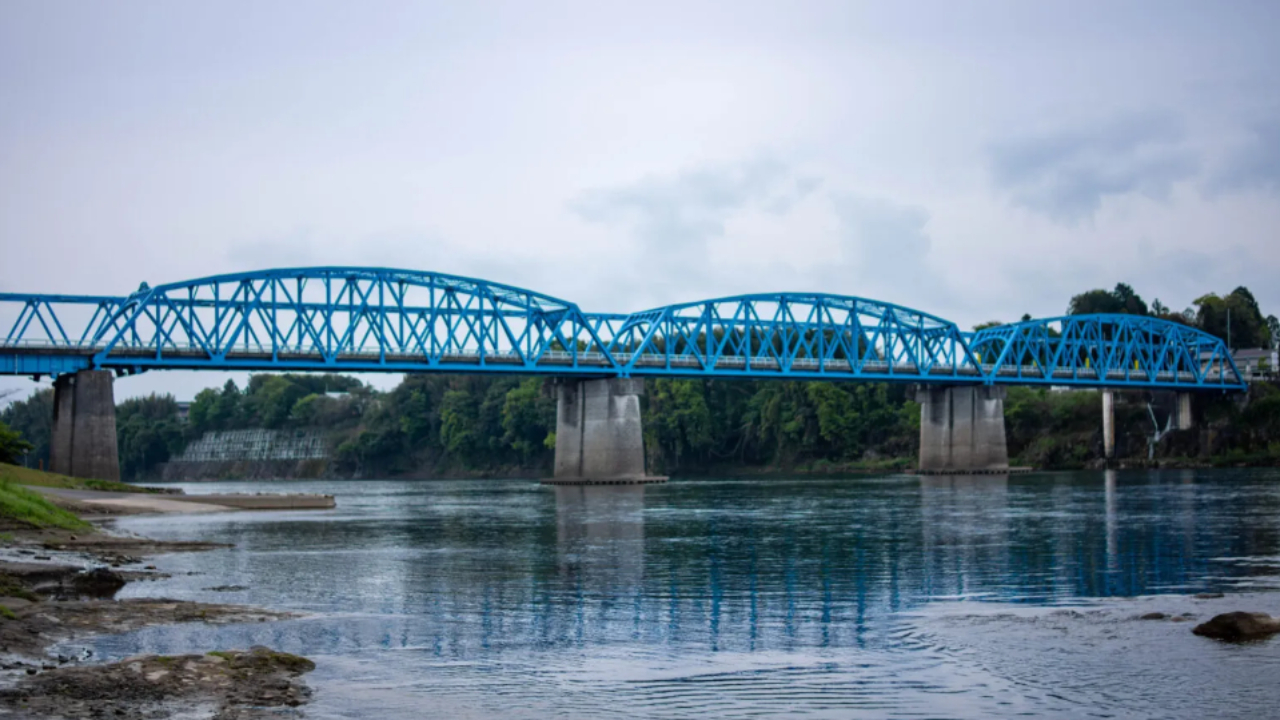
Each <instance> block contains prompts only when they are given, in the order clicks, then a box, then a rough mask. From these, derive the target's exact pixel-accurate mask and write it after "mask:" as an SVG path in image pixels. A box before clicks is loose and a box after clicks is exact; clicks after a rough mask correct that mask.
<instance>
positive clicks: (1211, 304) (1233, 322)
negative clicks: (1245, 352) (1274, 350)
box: [1195, 287, 1272, 350]
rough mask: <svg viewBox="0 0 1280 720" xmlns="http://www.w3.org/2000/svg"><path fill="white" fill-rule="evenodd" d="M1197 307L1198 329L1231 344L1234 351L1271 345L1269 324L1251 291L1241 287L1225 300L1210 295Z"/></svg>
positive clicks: (1204, 296)
mask: <svg viewBox="0 0 1280 720" xmlns="http://www.w3.org/2000/svg"><path fill="white" fill-rule="evenodd" d="M1195 305H1196V308H1197V310H1196V326H1197V327H1199V328H1200V329H1201V330H1203V331H1205V332H1207V333H1209V334H1210V335H1215V336H1217V337H1219V338H1221V339H1223V340H1226V341H1228V342H1229V343H1230V345H1231V349H1233V350H1238V349H1241V348H1259V347H1270V346H1271V340H1272V333H1271V328H1270V325H1269V323H1268V322H1267V320H1266V319H1264V318H1263V317H1262V312H1261V311H1260V310H1259V309H1258V302H1257V300H1254V298H1253V293H1251V292H1249V289H1248V288H1245V287H1238V288H1236V289H1235V290H1232V291H1231V293H1230V294H1229V295H1227V296H1226V297H1218V296H1217V295H1215V294H1213V293H1209V294H1208V295H1203V296H1201V297H1200V298H1198V299H1197V300H1196V301H1195Z"/></svg>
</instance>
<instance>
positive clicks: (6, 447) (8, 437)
mask: <svg viewBox="0 0 1280 720" xmlns="http://www.w3.org/2000/svg"><path fill="white" fill-rule="evenodd" d="M33 449H35V446H34V445H32V444H31V443H29V442H27V441H26V440H24V439H23V437H22V436H21V435H19V434H18V431H16V430H12V429H10V428H9V426H8V425H6V424H5V423H4V421H0V463H16V462H21V461H22V457H23V456H24V455H26V454H27V453H29V452H31V451H32V450H33Z"/></svg>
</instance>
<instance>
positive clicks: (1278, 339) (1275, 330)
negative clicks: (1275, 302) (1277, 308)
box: [1267, 315, 1280, 348]
mask: <svg viewBox="0 0 1280 720" xmlns="http://www.w3.org/2000/svg"><path fill="white" fill-rule="evenodd" d="M1267 330H1268V331H1269V332H1270V333H1271V347H1272V348H1278V347H1280V320H1277V319H1276V316H1275V315H1268V316H1267Z"/></svg>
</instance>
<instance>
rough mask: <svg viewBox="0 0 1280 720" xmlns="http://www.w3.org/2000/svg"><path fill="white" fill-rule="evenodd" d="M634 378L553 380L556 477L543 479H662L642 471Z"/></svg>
mask: <svg viewBox="0 0 1280 720" xmlns="http://www.w3.org/2000/svg"><path fill="white" fill-rule="evenodd" d="M643 394H644V381H643V380H639V379H635V378H607V379H600V380H575V379H569V380H560V381H557V383H556V460H555V476H554V478H552V479H551V480H548V481H546V482H548V483H552V484H561V485H594V484H624V483H645V482H661V481H663V480H665V479H666V478H658V477H650V476H648V475H645V471H644V431H643V427H642V426H641V423H640V396H641V395H643Z"/></svg>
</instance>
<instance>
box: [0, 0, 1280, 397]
mask: <svg viewBox="0 0 1280 720" xmlns="http://www.w3.org/2000/svg"><path fill="white" fill-rule="evenodd" d="M1277 28H1280V3H1276V2H1271V1H1268V0H1263V1H1260V2H1246V1H1243V0H1238V1H1226V0H1224V1H1219V2H1210V1H1205V2H1180V1H1177V0H1155V1H1142V2H1122V1H1116V0H1112V1H1109V2H1081V1H1078V0H1077V1H1074V2H1054V1H1050V0H1038V1H1037V2H1034V3H1028V2H1022V1H1021V0H1010V1H1008V2H981V1H977V0H975V1H973V2H965V3H954V2H946V1H942V0H939V1H937V2H924V1H917V2H898V3H883V2H866V3H859V2H851V1H845V2H804V1H802V0H794V1H791V2H780V1H779V2H752V1H744V0H736V1H734V2H718V3H706V2H696V1H691V0H681V1H680V2H670V3H669V2H659V1H651V2H645V3H633V4H630V6H627V7H624V6H623V5H622V4H619V3H599V2H568V3H564V2H553V1H550V0H548V1H544V2H538V3H527V2H511V3H500V2H480V1H477V2H472V3H432V2H425V1H418V2H403V3H401V2H377V1H371V2H366V3H352V2H325V1H323V0H308V1H306V2H270V1H263V0H256V1H254V2H219V3H174V2H170V1H168V0H160V1H157V2H135V1H131V0H121V1H119V2H112V3H95V2H87V1H85V2H61V1H55V0H30V1H28V0H9V1H8V2H5V3H0V292H40V293H87V294H109V295H124V294H127V293H129V292H131V291H133V290H134V289H136V288H137V287H138V285H139V284H140V283H141V282H144V281H145V282H148V283H150V284H152V285H156V284H160V283H164V282H173V281H179V280H184V279H189V278H196V277H202V276H206V275H210V274H214V273H221V272H236V271H244V270H254V269H265V268H273V267H293V266H307V265H371V266H389V267H401V268H409V269H418V270H432V271H438V272H446V273H454V274H461V275H469V276H475V277H481V278H485V279H489V280H493V281H498V282H503V283H507V284H511V285H516V286H520V287H526V288H530V289H534V290H538V291H540V292H544V293H547V294H549V295H553V296H557V297H560V298H564V299H567V300H571V301H574V302H577V303H578V304H579V305H580V306H582V307H583V308H584V309H585V310H588V311H610V312H630V311H636V310H642V309H646V308H649V307H653V306H657V305H662V304H667V303H673V302H682V301H691V300H698V299H704V298H709V297H716V296H722V295H729V294H738V293H745V292H772V291H814V292H829V293H839V294H845V295H856V296H861V297H869V298H874V299H878V300H884V301H888V302H894V303H898V304H902V305H907V306H910V307H914V308H918V309H920V310H924V311H926V312H930V313H932V314H935V315H940V316H942V317H945V318H949V319H951V320H954V321H955V322H957V323H959V324H960V325H961V326H962V327H965V328H967V327H970V326H972V325H974V324H976V323H979V322H983V321H987V320H1012V319H1017V318H1018V317H1020V316H1021V315H1022V314H1023V313H1030V314H1031V315H1033V316H1037V317H1045V316H1055V315H1061V314H1062V313H1063V312H1064V311H1065V309H1066V305H1067V302H1068V300H1069V299H1070V297H1071V296H1072V295H1074V294H1076V293H1079V292H1082V291H1084V290H1088V289H1092V288H1110V287H1112V286H1114V285H1115V284H1116V283H1117V282H1127V283H1129V284H1131V285H1132V286H1133V287H1134V288H1135V289H1136V290H1137V291H1138V292H1139V293H1140V294H1141V295H1142V296H1143V297H1144V298H1145V299H1146V300H1147V301H1148V302H1150V301H1151V300H1153V299H1157V298H1158V299H1159V300H1160V301H1161V302H1162V303H1164V304H1165V305H1167V306H1170V307H1173V308H1175V309H1181V308H1185V307H1187V306H1189V305H1190V304H1191V303H1192V301H1193V300H1195V299H1196V298H1197V297H1199V296H1200V295H1202V294H1204V293H1207V292H1217V293H1219V294H1225V293H1227V292H1230V291H1231V290H1232V289H1233V288H1235V287H1237V286H1239V285H1245V286H1248V287H1249V288H1250V289H1251V290H1252V291H1253V293H1254V295H1255V296H1256V297H1257V299H1258V301H1259V303H1260V304H1261V306H1262V309H1263V312H1264V313H1275V314H1280V284H1277V283H1276V282H1275V278H1277V277H1278V276H1280V237H1278V236H1280V73H1277V72H1276V68H1280V43H1277V42H1276V40H1275V38H1276V33H1277ZM0 305H2V304H0ZM6 313H8V314H6ZM12 317H13V313H12V312H10V310H9V309H6V308H3V307H0V324H3V325H4V326H5V327H4V330H5V331H6V332H7V329H8V323H6V322H5V321H6V320H8V321H9V322H10V323H11V322H12ZM228 377H233V378H235V379H237V380H239V381H241V382H243V376H240V375H225V374H219V373H177V372H167V373H166V372H151V373H145V374H143V375H141V376H138V377H133V378H127V379H121V380H119V381H118V382H117V383H116V396H117V399H121V398H124V397H130V396H136V395H140V394H147V393H151V392H171V393H173V394H174V395H175V396H177V397H178V399H180V400H185V399H190V398H191V397H192V396H194V394H195V392H196V391H198V390H199V389H200V388H202V387H205V386H209V385H219V384H221V383H222V382H223V381H225V379H227V378H228ZM365 379H367V380H371V381H373V382H374V383H375V384H377V385H378V386H381V387H386V386H388V385H393V384H394V383H395V382H396V381H397V380H398V378H396V377H391V376H365ZM45 384H46V385H47V382H46V383H45ZM37 387H39V386H38V385H36V384H35V383H33V382H32V381H30V380H27V379H20V378H0V394H2V393H4V392H6V391H7V390H17V391H18V392H17V393H16V394H14V395H12V396H10V397H9V398H8V399H9V400H10V401H12V400H13V399H15V398H17V397H21V396H24V395H26V394H27V393H29V392H31V391H32V390H33V389H35V388H37ZM0 402H3V400H0Z"/></svg>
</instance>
